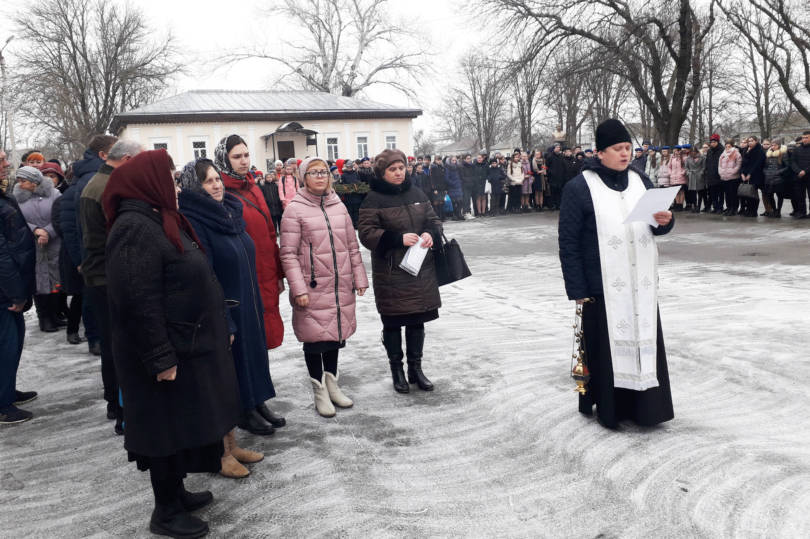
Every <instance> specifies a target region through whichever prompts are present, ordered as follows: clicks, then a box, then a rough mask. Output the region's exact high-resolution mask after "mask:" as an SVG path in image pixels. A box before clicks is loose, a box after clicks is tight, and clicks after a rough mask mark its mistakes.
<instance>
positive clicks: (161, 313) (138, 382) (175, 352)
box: [106, 200, 239, 457]
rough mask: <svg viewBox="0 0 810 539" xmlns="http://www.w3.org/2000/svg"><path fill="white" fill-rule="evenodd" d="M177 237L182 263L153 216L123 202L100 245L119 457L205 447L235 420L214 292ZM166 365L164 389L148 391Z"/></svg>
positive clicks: (138, 204) (231, 376)
mask: <svg viewBox="0 0 810 539" xmlns="http://www.w3.org/2000/svg"><path fill="white" fill-rule="evenodd" d="M180 236H181V239H182V242H183V249H184V252H183V253H180V252H178V250H177V248H176V247H175V246H174V245H173V244H172V243H171V242H170V241H169V239H168V238H167V237H166V234H165V233H164V232H163V226H162V221H161V216H160V214H159V213H157V212H155V211H152V208H151V207H150V206H149V205H148V204H146V203H145V202H142V201H139V200H123V201H122V202H121V204H120V206H119V208H118V218H117V219H116V220H115V224H114V225H113V227H112V228H111V229H110V234H109V237H108V240H107V252H106V255H107V256H106V259H107V294H108V297H109V302H110V324H111V325H112V344H113V352H114V354H113V357H114V358H115V370H116V373H117V375H118V381H119V383H120V384H121V392H122V394H123V398H124V420H125V421H126V429H125V434H124V436H125V437H124V447H126V449H127V450H128V451H130V452H133V453H136V454H138V455H143V456H149V457H162V456H169V455H174V454H176V453H178V452H180V451H182V450H184V449H191V448H195V447H200V446H204V445H209V444H212V443H215V442H217V441H218V440H221V439H222V437H223V436H224V435H225V434H227V433H228V432H229V431H230V430H231V429H232V428H233V427H234V426H235V424H236V420H237V417H238V414H239V402H238V399H239V389H238V387H237V382H236V372H235V370H234V363H233V359H232V358H231V354H230V351H229V350H228V347H229V342H228V341H229V333H228V322H227V319H226V315H225V297H224V294H223V292H222V287H221V286H220V285H219V282H217V280H216V277H215V276H214V272H213V270H212V269H211V266H210V264H209V263H208V259H207V257H206V255H205V253H203V251H202V250H201V249H200V248H199V246H198V245H196V243H193V242H192V240H191V239H190V238H189V237H188V236H187V235H186V234H185V232H183V231H182V230H181V232H180ZM175 365H176V366H177V378H176V379H175V380H174V381H173V382H158V381H157V379H156V376H157V374H158V373H160V372H162V371H164V370H166V369H169V368H171V367H173V366H175Z"/></svg>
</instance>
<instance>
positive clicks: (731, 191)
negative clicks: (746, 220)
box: [723, 178, 740, 213]
mask: <svg viewBox="0 0 810 539" xmlns="http://www.w3.org/2000/svg"><path fill="white" fill-rule="evenodd" d="M739 188H740V179H739V178H737V179H735V180H728V181H724V182H723V190H724V191H725V195H726V209H727V210H728V211H730V212H733V213H737V210H739V209H740V197H738V196H737V189H739Z"/></svg>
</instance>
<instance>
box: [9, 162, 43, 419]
mask: <svg viewBox="0 0 810 539" xmlns="http://www.w3.org/2000/svg"><path fill="white" fill-rule="evenodd" d="M9 166H10V163H9V162H8V159H7V156H6V152H5V151H3V150H2V149H0V182H2V181H3V180H6V179H7V178H8V169H9ZM35 263H36V252H35V241H34V235H33V233H32V232H31V229H30V228H28V224H27V223H26V222H25V219H24V218H23V216H22V213H21V212H20V207H19V206H18V205H17V202H16V201H15V200H14V198H12V197H10V196H8V195H6V194H5V192H3V191H0V425H2V424H12V423H22V422H23V421H28V420H29V419H31V418H32V417H34V415H33V414H32V413H31V412H27V411H25V410H20V409H19V408H17V405H18V404H23V403H26V402H29V401H32V400H34V399H35V398H36V397H37V394H36V392H34V391H26V392H23V391H17V389H16V384H17V368H18V367H19V365H20V357H21V356H22V349H23V340H24V339H25V320H23V311H25V310H27V308H30V306H31V300H32V298H33V294H34V275H35V273H34V265H35Z"/></svg>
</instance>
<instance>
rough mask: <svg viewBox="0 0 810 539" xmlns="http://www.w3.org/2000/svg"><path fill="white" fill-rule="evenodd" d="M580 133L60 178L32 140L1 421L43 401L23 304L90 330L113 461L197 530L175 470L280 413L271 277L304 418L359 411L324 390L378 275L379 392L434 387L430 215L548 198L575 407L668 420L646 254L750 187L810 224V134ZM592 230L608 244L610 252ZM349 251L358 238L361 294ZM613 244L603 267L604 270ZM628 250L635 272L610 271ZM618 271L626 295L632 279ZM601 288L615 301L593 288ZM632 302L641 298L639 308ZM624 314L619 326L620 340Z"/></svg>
mask: <svg viewBox="0 0 810 539" xmlns="http://www.w3.org/2000/svg"><path fill="white" fill-rule="evenodd" d="M596 135H597V147H596V151H595V152H593V151H591V150H589V149H586V150H584V151H581V148H573V149H566V148H564V147H563V145H562V144H555V145H554V146H553V147H551V148H549V149H548V150H546V151H545V152H544V151H541V150H536V151H534V152H524V151H521V150H519V149H516V150H515V151H514V153H513V154H512V155H511V156H503V155H501V154H495V155H494V156H492V157H491V158H490V157H489V156H488V155H484V154H480V155H477V156H475V157H474V158H473V156H472V155H463V156H460V157H457V156H447V157H443V158H442V157H440V156H433V157H432V158H431V157H430V156H420V157H417V158H414V157H407V156H406V155H405V154H404V153H402V152H401V151H399V150H395V149H386V150H384V151H382V152H381V153H380V154H379V155H377V156H376V157H375V158H374V159H369V158H362V159H359V160H357V161H351V160H337V161H335V162H330V161H328V160H325V159H322V158H320V157H308V158H306V159H304V160H295V159H291V160H288V161H287V162H281V161H277V162H276V163H275V166H274V170H270V171H267V172H266V173H263V172H261V171H259V170H257V169H256V167H254V166H252V165H251V156H250V153H249V150H248V145H247V143H246V142H245V141H244V140H243V139H242V138H241V137H239V136H238V135H230V136H228V137H225V138H223V139H222V140H221V141H220V142H219V144H218V146H217V147H216V150H215V152H214V154H215V155H214V159H213V160H209V159H206V158H198V159H196V160H195V161H192V162H189V163H186V164H185V165H184V166H182V167H180V168H179V170H178V167H176V166H175V163H174V162H173V161H172V158H171V156H170V155H169V154H168V153H167V152H166V151H165V150H151V151H145V150H144V149H143V148H142V147H141V145H140V144H139V143H137V142H134V141H130V140H118V139H117V138H116V137H113V136H110V135H98V136H96V137H93V139H92V140H91V141H90V143H89V145H88V148H87V150H86V151H85V153H84V156H83V158H82V159H79V160H77V161H75V162H74V163H72V164H71V165H70V166H69V167H68V169H67V171H63V168H62V164H61V163H60V162H58V161H57V160H52V161H46V159H45V156H44V155H42V153H41V152H36V151H34V152H29V153H27V154H26V155H24V156H23V161H22V162H21V163H20V167H19V168H18V169H17V171H16V175H15V178H14V182H13V183H12V184H8V181H7V180H8V171H9V163H8V160H7V156H6V154H5V153H4V152H3V151H2V150H0V181H3V182H4V184H8V185H11V187H9V188H6V189H3V190H2V191H0V193H2V194H1V195H0V227H1V228H0V232H1V233H2V237H1V239H2V242H0V307H1V309H0V353H2V359H0V424H14V423H22V422H25V421H27V420H30V419H31V418H32V417H33V414H32V413H31V412H29V411H26V410H24V409H21V408H19V406H21V405H24V404H25V403H27V402H30V401H31V400H33V399H35V398H37V393H36V392H34V391H20V390H18V389H17V387H16V372H17V369H18V366H19V361H20V357H21V353H22V349H23V342H24V338H25V323H24V318H23V313H24V312H26V311H27V310H29V309H30V308H31V307H32V306H33V307H35V310H36V316H37V320H38V324H39V328H40V330H41V331H43V332H49V333H52V332H56V331H59V328H62V327H64V328H66V329H65V331H66V339H67V341H68V342H69V343H71V344H81V343H83V342H87V345H88V352H89V353H91V354H95V355H98V356H100V363H101V369H100V371H101V378H102V381H103V386H104V390H103V397H104V399H105V401H106V407H107V408H106V414H107V418H108V419H109V420H114V421H115V423H114V427H113V430H114V432H115V433H116V434H119V435H123V436H124V447H125V449H126V450H127V453H128V458H129V460H130V461H133V462H135V463H136V465H137V468H138V469H140V470H143V471H149V473H150V479H151V483H152V490H153V493H154V498H155V508H154V510H153V513H152V517H151V520H150V529H151V530H152V531H153V532H154V533H159V534H163V535H169V536H173V537H198V536H201V535H204V534H205V533H207V532H208V527H207V524H206V523H205V522H204V521H202V520H201V519H199V518H197V517H195V516H193V515H192V514H191V513H192V512H193V511H194V510H195V509H198V508H200V507H202V506H204V505H207V504H208V503H210V502H211V501H212V499H213V497H212V495H211V493H210V492H207V491H206V492H201V493H192V492H189V491H187V490H186V489H185V487H184V486H183V479H184V477H185V476H186V474H187V473H194V472H218V473H220V474H222V475H223V476H225V477H229V478H241V477H245V476H247V475H249V474H250V470H249V468H247V467H246V466H245V465H246V464H255V463H257V462H259V461H261V460H262V459H263V457H264V455H263V454H262V453H261V452H258V451H253V450H250V449H247V448H243V447H241V446H240V444H239V443H238V441H237V436H236V427H239V428H240V429H242V430H245V431H248V432H250V433H253V434H256V435H263V436H267V435H271V434H273V433H274V431H275V429H277V428H281V427H283V426H285V425H286V419H285V418H284V417H281V416H280V415H278V414H276V413H275V412H273V411H272V410H271V409H270V408H269V407H268V404H267V403H268V401H270V400H271V399H272V398H274V397H275V396H276V391H275V388H274V385H273V380H272V378H271V374H270V365H269V362H268V350H272V349H274V348H277V347H278V346H280V345H281V343H282V340H283V337H284V331H285V328H284V324H283V321H282V318H281V315H280V311H279V296H280V294H282V293H283V292H284V291H285V289H289V301H290V304H291V306H292V327H293V331H294V334H295V336H296V338H297V339H298V341H299V342H301V343H302V348H303V350H302V355H303V363H304V364H305V366H306V371H307V373H308V375H309V378H310V382H311V386H312V398H313V402H314V406H315V409H316V410H317V413H318V414H320V415H321V416H323V417H333V416H334V415H335V414H336V413H337V410H338V409H340V408H349V407H352V406H353V404H354V402H353V400H352V399H351V398H350V397H349V396H348V395H347V394H346V393H345V392H344V390H343V388H341V387H340V385H339V379H340V374H339V369H338V357H339V352H340V350H341V349H343V348H345V347H346V345H347V340H348V339H349V338H350V337H351V336H352V335H353V334H354V332H355V331H356V327H357V319H356V316H355V305H356V301H357V298H358V297H361V296H363V295H364V294H365V292H366V290H367V289H368V287H369V286H370V285H371V286H373V287H374V296H375V302H376V307H377V311H378V313H379V315H380V319H381V328H382V344H383V348H384V350H385V354H386V356H387V359H388V362H389V367H390V371H391V379H392V384H393V388H394V390H395V391H396V392H399V393H408V392H410V390H411V389H410V386H411V385H416V386H417V387H418V388H419V389H420V390H423V391H432V390H433V389H434V386H433V383H432V382H431V381H430V380H429V379H428V378H427V376H426V375H425V373H424V372H423V370H422V360H423V349H424V342H425V324H426V323H427V322H430V321H432V320H435V319H436V318H438V316H439V308H440V307H441V297H440V293H439V280H438V278H437V272H436V268H435V265H434V254H433V250H432V249H431V247H433V246H434V245H439V244H440V242H441V238H442V236H443V224H442V223H443V221H445V220H446V219H454V220H463V219H469V218H474V217H484V216H489V215H498V214H503V213H522V212H530V211H548V210H559V211H560V220H559V238H560V257H561V262H562V268H563V275H564V278H565V284H566V291H567V293H568V296H569V299H572V300H576V301H577V302H578V303H580V304H581V305H583V317H584V325H585V326H587V327H589V328H590V331H589V332H588V337H587V339H588V341H589V343H588V347H589V349H590V351H591V352H590V353H591V355H592V364H591V376H592V379H591V382H590V394H589V395H588V396H587V397H585V396H583V397H581V399H580V411H581V412H582V413H584V414H586V415H591V414H592V407H593V405H594V404H595V405H596V406H597V416H598V419H599V421H600V423H602V424H603V425H604V426H606V427H608V428H616V426H617V424H618V422H619V421H620V420H622V419H632V420H634V421H636V422H637V423H640V424H656V423H660V422H662V421H667V420H669V419H671V418H672V417H673V411H672V402H671V397H670V392H669V380H668V374H667V370H666V357H665V351H664V343H663V337H662V335H661V329H660V321H658V320H657V311H656V309H657V305H655V303H654V297H655V296H654V295H653V296H649V297H648V296H644V297H641V296H642V295H643V294H644V293H645V292H642V291H641V289H650V287H653V288H654V283H655V282H656V281H657V277H655V275H656V271H657V270H656V266H655V264H656V260H657V259H656V258H655V257H653V256H651V255H650V252H648V250H646V248H647V246H648V245H654V236H657V235H661V234H666V233H668V232H669V231H670V230H672V228H673V225H674V217H673V213H674V212H681V211H692V212H713V213H722V214H724V215H727V216H732V215H736V214H740V215H743V216H755V215H757V213H758V211H759V210H758V208H759V204H760V199H761V200H762V202H763V203H764V208H765V212H764V213H763V215H765V216H768V217H772V218H778V217H780V216H781V210H782V204H783V202H784V200H785V199H786V198H792V206H793V208H794V212H793V216H794V217H796V218H802V217H805V216H806V215H807V196H808V194H809V192H810V190H809V189H808V186H809V185H810V177H808V172H810V131H806V132H805V133H804V134H803V136H802V138H801V140H800V141H797V143H796V144H794V145H793V146H792V147H787V146H785V145H783V143H782V141H781V140H779V139H771V140H769V141H763V142H762V143H760V141H759V140H758V139H757V138H756V137H749V138H748V139H746V140H744V141H743V142H742V143H741V145H740V146H737V145H736V144H735V141H734V140H727V141H725V142H726V144H725V147H723V146H721V144H720V137H719V136H718V135H712V136H711V138H710V141H709V142H708V143H707V144H706V145H703V146H702V147H700V148H698V147H696V146H692V145H689V144H687V145H684V146H676V147H672V148H670V147H667V146H663V147H661V148H655V147H652V146H651V145H648V144H644V145H643V146H642V147H640V148H636V149H635V152H634V153H635V156H634V157H633V156H632V155H631V154H632V153H633V152H632V146H631V144H630V135H629V133H628V132H627V130H626V128H625V127H624V126H623V125H622V124H621V123H620V122H618V121H616V120H610V121H608V122H605V123H604V124H602V125H600V127H599V129H597V133H596ZM631 158H632V162H631ZM679 185H680V186H682V189H681V191H680V192H679V193H678V195H677V198H676V199H675V201H674V203H673V205H672V207H671V208H670V211H664V212H659V213H657V214H655V216H654V217H655V219H656V221H657V222H658V224H659V227H656V228H653V227H649V226H648V225H646V224H639V223H636V224H631V225H625V224H624V222H623V219H624V216H623V215H620V214H619V213H617V210H616V208H618V207H619V206H617V205H616V204H615V200H614V199H615V197H616V196H619V194H621V196H622V197H624V196H625V195H627V196H629V197H630V198H631V199H637V198H639V197H640V196H641V195H642V194H643V192H644V190H646V189H652V188H655V187H668V186H679ZM611 234H612V235H611ZM622 235H626V237H627V239H628V241H627V242H623V240H621V237H622ZM636 239H637V240H638V241H635V240H636ZM608 240H610V241H611V243H610V244H607V243H605V245H610V247H612V249H606V248H605V246H604V245H602V243H603V242H607V241H608ZM624 243H626V244H627V246H623V247H621V248H620V246H621V245H623V244H624ZM417 244H419V245H421V246H423V247H425V248H427V254H426V258H425V261H424V263H423V266H422V268H421V270H420V271H418V272H417V275H413V274H412V273H411V272H409V271H406V269H405V268H402V267H400V263H399V262H400V261H401V260H402V259H403V257H404V256H405V254H406V251H407V250H408V249H409V248H411V247H412V246H415V245H417ZM636 244H640V245H636ZM360 245H363V246H365V247H366V248H367V249H368V250H369V251H370V255H371V256H370V258H371V266H372V267H371V276H372V278H371V283H369V279H368V277H367V271H366V268H365V266H364V263H363V260H362V257H361V254H360ZM605 251H609V252H610V253H609V256H610V257H614V258H615V257H618V258H615V260H614V259H611V260H612V261H611V262H610V264H608V266H607V267H608V269H607V270H606V269H605V267H606V266H605V264H601V263H600V259H601V257H605V256H608V255H606V254H602V253H603V252H605ZM614 251H615V252H614ZM630 251H633V252H630ZM632 260H636V261H637V262H638V267H637V265H636V264H635V263H634V264H632V267H631V266H627V267H626V268H625V267H624V266H626V265H627V264H630V262H628V261H632ZM642 263H644V264H645V266H644V268H643V269H642V268H641V266H642ZM600 268H601V271H600ZM605 271H607V272H608V273H607V274H603V272H605ZM623 272H624V273H629V274H632V275H631V276H630V278H631V280H633V281H634V282H636V283H638V286H636V287H635V288H634V287H629V288H628V287H626V286H624V285H625V284H626V283H624V281H623V279H624V278H625V276H624V273H623ZM607 279H609V282H610V283H611V287H612V288H616V289H617V290H616V291H612V290H610V288H611V287H607V288H606V287H603V285H602V283H603V282H605V281H606V280H607ZM285 281H286V285H285ZM630 289H633V290H635V291H634V292H632V291H630ZM627 293H632V294H636V295H638V296H639V297H636V298H634V297H629V296H627V297H625V296H622V294H625V295H626V294H627ZM650 298H653V299H652V300H650V301H648V300H649V299H650ZM644 302H647V303H649V307H650V309H648V310H645V311H644V313H641V312H640V311H638V309H639V308H640V307H638V306H639V305H642V304H644ZM634 305H635V307H634ZM627 309H630V310H627ZM633 309H635V311H634V310H633ZM634 313H635V314H634ZM642 314H643V316H642ZM617 316H624V317H626V319H631V320H632V319H633V317H634V316H635V318H636V326H635V329H633V325H632V324H627V323H626V320H624V319H622V320H620V319H619V318H616V317H617ZM608 320H613V321H614V322H615V321H616V320H620V321H619V323H617V324H615V327H613V326H611V325H610V324H609V323H608ZM82 322H83V323H84V328H85V332H84V336H81V335H80V334H79V328H80V324H81V323H82ZM639 324H642V325H639ZM642 326H643V327H642ZM403 327H404V347H403V330H402V328H403ZM656 328H657V329H656ZM628 329H630V330H633V331H634V333H633V339H635V341H634V342H636V344H637V345H638V346H637V348H638V350H640V352H638V354H636V352H634V350H636V349H635V348H633V347H631V348H632V350H630V352H628V354H630V355H628V356H627V358H624V357H619V356H618V355H616V354H619V355H621V354H624V351H622V350H624V348H621V350H620V348H615V347H613V343H614V341H616V339H619V333H621V334H622V335H624V333H625V332H626V331H627V330H628ZM616 332H618V333H616ZM616 342H618V341H616ZM621 342H630V341H627V339H624V340H622V341H621ZM623 346H624V345H623ZM403 348H404V349H403ZM625 348H626V346H625ZM631 352H632V353H631ZM634 354H635V355H634ZM631 356H632V357H631ZM403 360H406V363H407V375H406V371H405V369H404V366H403ZM625 360H626V361H625ZM622 362H625V363H622Z"/></svg>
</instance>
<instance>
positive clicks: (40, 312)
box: [34, 294, 59, 333]
mask: <svg viewBox="0 0 810 539" xmlns="http://www.w3.org/2000/svg"><path fill="white" fill-rule="evenodd" d="M48 296H50V294H35V295H34V307H35V308H36V310H37V318H38V319H39V329H40V331H44V332H46V333H53V332H55V331H59V328H58V327H56V324H55V322H54V319H53V316H52V315H51V300H50V298H49V297H48Z"/></svg>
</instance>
